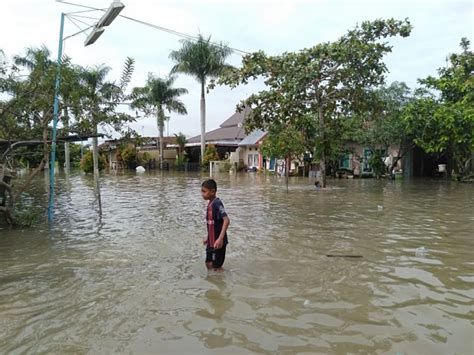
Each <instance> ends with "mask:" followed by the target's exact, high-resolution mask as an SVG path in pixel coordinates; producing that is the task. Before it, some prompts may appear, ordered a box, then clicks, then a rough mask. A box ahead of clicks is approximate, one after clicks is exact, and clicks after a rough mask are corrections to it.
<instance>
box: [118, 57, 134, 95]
mask: <svg viewBox="0 0 474 355" xmlns="http://www.w3.org/2000/svg"><path fill="white" fill-rule="evenodd" d="M134 70H135V59H133V58H130V57H127V59H126V60H125V63H124V65H123V70H122V76H121V77H120V84H119V86H120V88H121V89H122V90H125V88H126V87H127V86H128V84H130V81H131V80H132V74H133V71H134Z"/></svg>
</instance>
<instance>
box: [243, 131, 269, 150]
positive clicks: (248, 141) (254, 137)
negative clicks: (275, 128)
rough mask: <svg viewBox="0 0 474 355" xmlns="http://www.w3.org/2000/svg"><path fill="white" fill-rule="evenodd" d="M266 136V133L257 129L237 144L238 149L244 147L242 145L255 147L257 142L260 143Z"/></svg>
mask: <svg viewBox="0 0 474 355" xmlns="http://www.w3.org/2000/svg"><path fill="white" fill-rule="evenodd" d="M266 135H267V132H265V131H261V130H259V129H257V130H255V131H253V132H251V133H250V134H249V135H248V136H247V137H245V138H244V139H243V140H242V141H241V142H240V143H239V147H240V146H244V145H257V144H258V142H260V141H261V140H262V139H263V138H264V137H265V136H266Z"/></svg>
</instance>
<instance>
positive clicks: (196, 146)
mask: <svg viewBox="0 0 474 355" xmlns="http://www.w3.org/2000/svg"><path fill="white" fill-rule="evenodd" d="M249 112H250V109H244V110H243V111H242V112H235V113H234V114H233V115H232V116H230V117H229V118H228V119H227V120H225V121H224V122H223V123H222V124H221V125H220V126H219V128H217V129H214V130H212V131H209V132H206V134H205V136H204V140H205V142H206V145H213V146H215V147H216V148H217V152H218V154H219V157H220V158H221V159H224V158H225V157H226V156H229V155H230V154H231V153H232V152H235V151H236V150H237V148H238V147H239V143H240V142H241V141H242V140H243V139H244V138H245V137H246V136H247V135H246V134H245V129H244V121H245V117H246V116H247V115H248V114H249ZM200 149H201V135H197V136H195V137H192V138H189V139H188V142H187V143H186V151H187V152H188V158H189V160H190V161H192V162H198V161H199V158H200V154H201V150H200Z"/></svg>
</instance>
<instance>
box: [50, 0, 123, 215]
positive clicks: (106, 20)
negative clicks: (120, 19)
mask: <svg viewBox="0 0 474 355" xmlns="http://www.w3.org/2000/svg"><path fill="white" fill-rule="evenodd" d="M63 3H66V2H63ZM66 4H69V5H75V6H81V7H83V6H82V5H79V4H73V3H66ZM124 7H125V5H123V4H122V3H121V2H120V0H114V1H113V2H112V4H111V5H110V7H109V8H108V9H107V10H105V13H104V14H103V15H102V17H101V18H100V19H99V21H98V22H97V24H96V25H95V26H94V28H93V30H92V31H91V33H90V34H89V36H88V37H87V39H86V41H85V43H84V46H88V45H90V44H92V43H94V42H95V41H96V40H97V39H98V38H99V37H100V35H101V34H102V33H103V32H104V30H105V29H104V27H105V26H109V25H110V24H111V23H112V22H113V21H114V20H115V18H116V17H117V16H118V15H119V13H120V12H121V11H122V10H123V8H124ZM65 17H66V14H65V13H61V24H60V27H59V45H58V59H57V68H56V82H55V86H54V105H53V135H52V140H51V158H50V170H49V204H48V221H49V222H52V221H53V214H54V183H55V163H56V137H57V126H58V118H59V90H60V87H61V65H62V57H63V42H64V38H63V35H64V18H65ZM81 32H83V31H81ZM67 38H68V37H67ZM95 140H97V138H95ZM96 145H97V142H96ZM94 155H95V157H94V162H95V163H96V162H97V152H95V154H94ZM96 165H97V166H96ZM95 170H97V171H95ZM96 174H97V175H98V164H94V176H95V175H96ZM97 186H98V183H97ZM99 199H100V192H99Z"/></svg>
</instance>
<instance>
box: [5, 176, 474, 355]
mask: <svg viewBox="0 0 474 355" xmlns="http://www.w3.org/2000/svg"><path fill="white" fill-rule="evenodd" d="M203 178H204V176H200V175H193V174H175V173H163V174H161V173H159V172H158V173H156V174H154V173H150V174H148V173H146V174H144V175H135V174H124V175H116V176H114V175H105V176H104V177H103V178H102V201H103V217H102V220H99V219H98V217H97V207H96V204H95V201H94V194H93V183H92V181H91V178H90V177H86V176H82V175H72V176H71V177H70V178H66V177H64V176H61V177H60V178H59V181H58V197H57V206H58V208H57V210H56V216H55V218H56V222H55V225H54V227H53V228H48V226H46V225H42V226H40V227H38V228H35V229H27V230H15V231H8V230H6V229H0V353H2V354H3V353H14V354H21V353H55V354H65V353H78V354H108V353H127V354H128V353H136V354H142V353H147V354H148V353H154V354H168V353H176V354H252V353H263V354H318V353H320V354H346V353H357V354H472V353H474V345H473V334H474V326H473V320H474V307H473V306H474V248H473V247H474V241H473V237H474V233H473V231H474V212H473V210H474V209H473V207H474V186H473V185H469V184H456V183H449V182H440V181H421V180H419V181H417V180H414V181H403V182H401V181H376V180H338V181H330V182H329V183H330V185H331V186H332V188H330V189H328V190H326V191H315V190H314V189H313V187H312V186H311V182H310V180H308V179H303V178H299V179H296V178H295V179H293V180H291V181H290V193H289V194H286V192H285V187H284V182H283V180H281V179H279V178H277V177H265V176H261V175H255V174H248V175H247V174H245V175H237V176H236V175H231V176H229V175H226V174H222V175H219V176H217V181H218V184H219V191H218V194H219V195H220V197H221V198H222V200H223V202H224V204H225V206H226V209H227V212H228V213H229V216H230V218H231V227H230V231H229V245H228V249H227V251H228V253H227V258H226V262H225V265H224V266H225V268H226V271H225V272H224V273H222V274H208V273H207V271H206V270H205V267H204V250H203V247H202V245H201V244H200V241H201V238H202V237H203V236H204V235H205V224H204V209H205V202H204V201H203V200H202V199H201V196H200V183H201V181H202V179H203ZM46 183H47V182H46ZM46 183H45V182H44V181H42V180H41V179H40V180H38V181H37V186H36V195H35V198H38V199H39V200H38V201H39V202H41V201H43V199H44V194H45V189H46ZM378 206H380V207H378ZM382 206H383V208H382ZM422 246H423V247H425V248H426V250H427V252H426V254H425V255H417V254H416V249H417V248H419V247H422ZM328 253H330V254H354V255H362V256H363V258H328V257H326V254H328Z"/></svg>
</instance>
